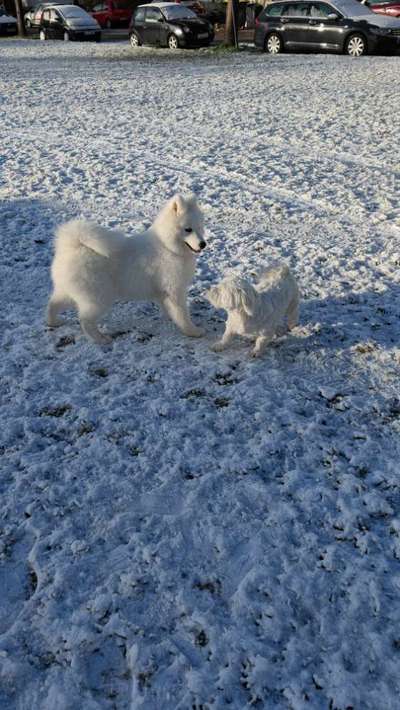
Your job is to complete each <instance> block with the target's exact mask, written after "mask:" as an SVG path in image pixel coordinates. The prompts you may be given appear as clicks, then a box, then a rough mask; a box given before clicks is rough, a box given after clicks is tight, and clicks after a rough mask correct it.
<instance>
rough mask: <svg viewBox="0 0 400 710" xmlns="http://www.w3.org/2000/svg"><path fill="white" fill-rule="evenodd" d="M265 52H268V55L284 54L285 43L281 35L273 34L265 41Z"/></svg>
mask: <svg viewBox="0 0 400 710" xmlns="http://www.w3.org/2000/svg"><path fill="white" fill-rule="evenodd" d="M264 47H265V51H266V52H268V54H280V53H281V52H283V42H282V40H281V38H280V37H279V35H277V34H276V33H275V32H272V33H271V34H270V35H268V37H267V38H266V40H265V45H264Z"/></svg>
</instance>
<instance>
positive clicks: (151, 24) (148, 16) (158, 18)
mask: <svg viewBox="0 0 400 710" xmlns="http://www.w3.org/2000/svg"><path fill="white" fill-rule="evenodd" d="M163 19H164V18H163V15H162V14H161V12H160V10H159V9H158V7H147V8H146V13H145V17H144V28H143V32H144V43H145V44H158V45H159V44H161V32H162V30H163V26H164V22H163Z"/></svg>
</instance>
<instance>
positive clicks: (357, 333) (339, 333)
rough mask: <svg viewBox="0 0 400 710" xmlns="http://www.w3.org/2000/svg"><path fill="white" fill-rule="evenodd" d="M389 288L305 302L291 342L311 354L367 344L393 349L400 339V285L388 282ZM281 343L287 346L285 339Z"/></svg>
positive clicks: (386, 284)
mask: <svg viewBox="0 0 400 710" xmlns="http://www.w3.org/2000/svg"><path fill="white" fill-rule="evenodd" d="M385 286H386V288H385V290H384V291H381V292H377V291H363V292H352V291H350V292H348V293H347V294H346V295H344V296H338V297H328V298H325V299H323V298H322V299H310V300H305V301H303V302H302V303H301V309H300V323H299V327H298V329H295V330H294V331H293V334H291V335H290V336H289V339H290V340H289V342H290V343H291V344H292V345H294V344H295V343H296V342H297V343H298V345H299V348H300V347H303V348H305V349H306V350H308V351H311V350H318V349H321V348H324V349H330V350H343V349H347V348H349V347H354V346H356V345H360V346H362V345H363V344H367V343H368V344H370V346H373V347H380V348H392V347H393V346H395V345H397V344H398V343H399V340H400V331H399V319H400V284H397V283H395V282H391V281H389V280H386V283H385ZM301 329H302V330H303V333H304V334H305V335H304V336H303V337H302V336H301V335H300V332H301ZM307 331H308V333H307ZM310 331H311V332H310ZM279 343H280V344H281V345H283V343H284V340H281V341H279Z"/></svg>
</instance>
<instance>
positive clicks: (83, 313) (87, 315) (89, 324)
mask: <svg viewBox="0 0 400 710" xmlns="http://www.w3.org/2000/svg"><path fill="white" fill-rule="evenodd" d="M102 315H104V314H103V312H101V313H99V312H97V311H96V310H94V309H90V310H82V309H80V310H79V322H80V324H81V328H82V330H83V332H84V333H85V335H86V336H87V337H88V338H90V340H94V342H95V343H97V345H109V344H110V343H112V338H111V337H110V336H109V335H105V334H104V333H101V332H100V331H99V329H98V326H97V321H98V319H99V318H100V317H101V316H102Z"/></svg>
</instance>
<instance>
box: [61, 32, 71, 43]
mask: <svg viewBox="0 0 400 710" xmlns="http://www.w3.org/2000/svg"><path fill="white" fill-rule="evenodd" d="M70 39H71V37H70V36H69V32H67V30H65V32H64V36H63V40H64V42H69V41H70Z"/></svg>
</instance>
